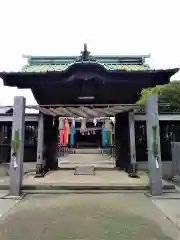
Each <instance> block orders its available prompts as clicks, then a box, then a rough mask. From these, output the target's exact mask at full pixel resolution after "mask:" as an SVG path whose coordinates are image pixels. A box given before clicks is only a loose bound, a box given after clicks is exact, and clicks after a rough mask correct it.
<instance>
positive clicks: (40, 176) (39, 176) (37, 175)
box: [34, 173, 45, 178]
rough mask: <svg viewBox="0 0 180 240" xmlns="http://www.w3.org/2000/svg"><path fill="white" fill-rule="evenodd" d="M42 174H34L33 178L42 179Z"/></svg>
mask: <svg viewBox="0 0 180 240" xmlns="http://www.w3.org/2000/svg"><path fill="white" fill-rule="evenodd" d="M44 175H45V174H44V173H36V175H35V177H34V178H43V177H44Z"/></svg>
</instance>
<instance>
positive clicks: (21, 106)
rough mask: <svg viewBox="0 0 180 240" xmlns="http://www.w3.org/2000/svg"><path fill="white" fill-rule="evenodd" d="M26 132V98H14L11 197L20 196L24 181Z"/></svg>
mask: <svg viewBox="0 0 180 240" xmlns="http://www.w3.org/2000/svg"><path fill="white" fill-rule="evenodd" d="M24 130H25V98H24V97H19V96H17V97H15V98H14V110H13V122H12V147H11V164H10V190H9V194H10V195H11V196H20V194H21V186H22V181H23V158H24Z"/></svg>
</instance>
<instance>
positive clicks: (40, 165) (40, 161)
mask: <svg viewBox="0 0 180 240" xmlns="http://www.w3.org/2000/svg"><path fill="white" fill-rule="evenodd" d="M43 155H44V115H43V113H40V114H39V121H38V139H37V159H36V177H44V173H45V171H44V167H45V163H44V161H45V159H44V156H43Z"/></svg>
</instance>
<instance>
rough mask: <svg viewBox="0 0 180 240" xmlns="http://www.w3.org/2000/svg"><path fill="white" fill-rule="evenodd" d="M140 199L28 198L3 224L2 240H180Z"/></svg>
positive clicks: (158, 213)
mask: <svg viewBox="0 0 180 240" xmlns="http://www.w3.org/2000/svg"><path fill="white" fill-rule="evenodd" d="M179 236H180V232H179V230H178V229H177V228H176V227H175V225H173V223H171V222H170V221H168V220H167V219H166V218H165V216H164V215H163V213H162V211H160V210H159V209H158V208H157V207H156V205H155V204H153V203H152V200H151V199H150V198H147V197H146V196H145V195H144V194H140V193H126V194H125V193H124V194H123V193H119V194H118V193H116V194H113V193H111V194H110V193H109V194H49V195H48V194H41V195H35V194H34V195H28V196H27V197H26V198H25V199H24V200H22V201H21V203H19V204H17V205H16V207H15V208H13V209H12V210H11V213H10V214H8V216H7V218H6V219H3V220H1V224H0V239H1V240H25V239H26V240H50V239H51V240H55V239H58V240H60V239H62V240H66V239H76V240H78V239H81V240H82V239H84V240H85V239H88V240H101V239H103V240H116V239H117V240H120V239H122V240H171V239H173V240H178V238H179Z"/></svg>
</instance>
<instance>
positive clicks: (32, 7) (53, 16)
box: [0, 0, 180, 105]
mask: <svg viewBox="0 0 180 240" xmlns="http://www.w3.org/2000/svg"><path fill="white" fill-rule="evenodd" d="M179 9H180V1H179V0H170V1H169V0H91V1H89V0H30V1H29V0H0V10H1V12H0V30H1V34H0V71H18V70H19V69H20V68H21V67H22V66H23V65H24V64H26V59H25V58H23V57H22V56H23V55H42V56H43V55H46V56H47V55H58V56H61V55H79V54H80V52H81V51H82V49H83V44H84V43H87V45H88V50H89V51H90V52H91V54H92V55H93V54H94V55H95V54H102V55H103V54H119V55H120V54H151V58H150V59H149V60H148V61H147V63H149V64H150V65H151V67H152V68H161V69H162V68H163V69H164V68H176V67H180V14H179ZM174 79H177V80H178V79H179V80H180V73H178V74H176V75H175V76H174V77H173V78H172V80H174ZM15 95H19V96H20V95H23V96H25V97H26V103H27V104H36V101H35V99H34V97H33V95H32V93H31V91H30V90H19V89H17V88H9V87H5V86H3V81H2V80H0V105H11V104H13V98H14V96H15Z"/></svg>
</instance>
